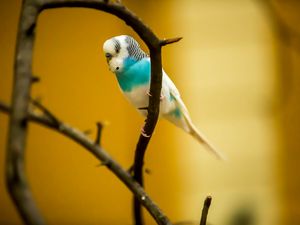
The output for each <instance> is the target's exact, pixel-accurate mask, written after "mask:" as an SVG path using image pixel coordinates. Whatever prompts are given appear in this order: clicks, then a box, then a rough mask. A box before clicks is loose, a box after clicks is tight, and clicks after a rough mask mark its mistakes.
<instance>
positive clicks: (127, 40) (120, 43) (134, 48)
mask: <svg viewBox="0 0 300 225" xmlns="http://www.w3.org/2000/svg"><path fill="white" fill-rule="evenodd" d="M103 51H104V54H105V57H106V61H107V63H108V66H109V69H110V70H111V71H112V72H113V73H118V72H122V71H123V70H124V60H125V59H127V58H128V57H131V58H133V59H135V60H136V61H139V60H141V59H142V58H145V57H147V55H146V53H145V52H143V50H141V49H140V46H139V44H138V42H137V41H136V40H134V39H133V38H132V37H130V36H128V35H120V36H116V37H113V38H110V39H108V40H106V41H105V42H104V44H103Z"/></svg>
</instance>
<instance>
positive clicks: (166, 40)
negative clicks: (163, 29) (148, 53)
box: [160, 37, 183, 46]
mask: <svg viewBox="0 0 300 225" xmlns="http://www.w3.org/2000/svg"><path fill="white" fill-rule="evenodd" d="M182 38H183V37H176V38H169V39H163V40H161V41H160V45H161V46H165V45H169V44H172V43H175V42H178V41H180V40H181V39H182Z"/></svg>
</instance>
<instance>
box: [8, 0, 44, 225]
mask: <svg viewBox="0 0 300 225" xmlns="http://www.w3.org/2000/svg"><path fill="white" fill-rule="evenodd" d="M32 4H33V1H32V0H26V1H24V2H23V5H22V9H21V16H20V21H19V28H18V34H17V47H16V54H15V67H14V87H13V93H12V108H11V116H10V120H9V129H8V137H7V138H8V141H7V147H6V163H5V169H6V176H5V178H6V187H7V190H8V192H9V194H10V196H11V198H12V200H13V202H14V204H15V206H16V208H17V210H18V212H19V214H20V216H21V218H22V219H23V221H24V223H25V224H30V225H31V224H35V225H36V224H38V225H42V224H45V223H44V219H43V217H42V216H41V214H40V212H39V210H38V208H37V206H36V204H35V202H34V200H33V197H32V194H31V192H30V188H29V185H28V183H27V178H26V174H25V168H24V164H25V163H24V158H25V157H24V156H25V143H26V138H27V131H28V129H27V110H28V106H29V95H30V85H31V83H32V77H31V74H32V72H31V67H32V47H33V40H34V27H35V24H36V20H37V16H38V9H37V8H36V7H32Z"/></svg>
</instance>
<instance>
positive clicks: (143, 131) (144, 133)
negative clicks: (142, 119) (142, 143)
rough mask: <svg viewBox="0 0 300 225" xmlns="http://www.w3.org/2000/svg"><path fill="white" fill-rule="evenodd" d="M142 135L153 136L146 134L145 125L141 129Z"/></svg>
mask: <svg viewBox="0 0 300 225" xmlns="http://www.w3.org/2000/svg"><path fill="white" fill-rule="evenodd" d="M141 135H143V136H144V137H146V138H149V137H151V135H148V134H146V132H145V130H144V126H143V127H142V129H141Z"/></svg>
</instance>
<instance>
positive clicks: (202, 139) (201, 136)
mask: <svg viewBox="0 0 300 225" xmlns="http://www.w3.org/2000/svg"><path fill="white" fill-rule="evenodd" d="M188 125H189V127H190V134H191V135H192V136H193V137H194V138H195V139H196V140H198V141H199V142H200V143H201V144H203V145H204V146H205V147H206V148H207V149H208V150H209V151H210V152H211V153H213V154H214V155H215V156H216V157H217V158H218V159H221V160H226V159H227V158H226V157H225V156H224V154H222V153H221V152H220V151H218V150H217V148H216V147H215V146H214V145H213V144H212V143H210V142H209V141H208V139H207V138H206V137H205V136H204V134H202V133H201V132H200V131H199V130H198V129H197V128H196V127H195V125H194V124H192V123H191V122H190V121H189V122H188Z"/></svg>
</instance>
